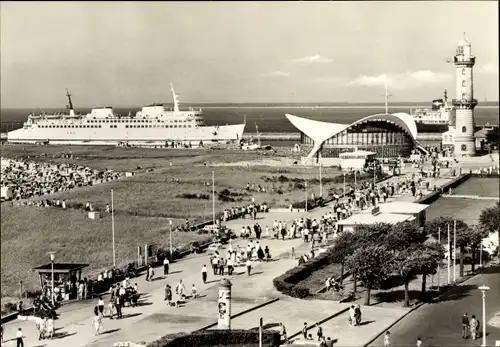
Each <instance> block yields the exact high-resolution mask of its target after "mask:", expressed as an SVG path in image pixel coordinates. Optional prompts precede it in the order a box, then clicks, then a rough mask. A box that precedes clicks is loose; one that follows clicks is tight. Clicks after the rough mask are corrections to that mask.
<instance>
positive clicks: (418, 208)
mask: <svg viewBox="0 0 500 347" xmlns="http://www.w3.org/2000/svg"><path fill="white" fill-rule="evenodd" d="M429 206H430V205H424V204H417V203H413V202H404V201H394V202H389V203H386V204H380V205H379V208H380V212H382V213H395V214H402V215H408V216H412V217H414V218H416V219H417V220H418V224H419V225H420V226H423V225H424V223H425V220H426V213H425V210H427V208H428V207H429Z"/></svg>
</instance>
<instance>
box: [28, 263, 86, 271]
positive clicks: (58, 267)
mask: <svg viewBox="0 0 500 347" xmlns="http://www.w3.org/2000/svg"><path fill="white" fill-rule="evenodd" d="M87 266H89V264H78V263H54V272H70V271H73V270H79V269H83V268H84V267H87ZM33 270H35V271H38V272H45V271H52V264H51V263H48V264H44V265H40V266H37V267H35V268H34V269H33Z"/></svg>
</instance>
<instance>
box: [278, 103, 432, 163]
mask: <svg viewBox="0 0 500 347" xmlns="http://www.w3.org/2000/svg"><path fill="white" fill-rule="evenodd" d="M286 117H287V119H288V120H289V121H290V122H291V123H292V124H293V125H294V126H295V127H296V128H297V129H298V130H299V131H300V143H301V144H300V152H301V154H302V163H303V164H305V163H307V162H309V161H310V160H311V159H313V158H315V161H316V162H319V161H320V160H321V162H322V163H323V164H325V165H328V164H330V165H340V156H341V154H342V153H349V152H354V151H368V152H373V153H374V155H375V156H377V157H392V158H397V157H400V156H401V157H409V156H410V154H411V153H412V151H413V150H415V149H419V150H420V151H422V152H426V150H425V149H424V148H423V147H422V146H420V145H419V144H418V143H417V126H416V124H415V120H414V119H413V117H411V116H410V115H409V114H407V113H394V114H389V113H383V114H374V115H371V116H368V117H365V118H362V119H360V120H358V121H355V122H354V123H352V124H339V123H330V122H320V121H316V120H311V119H307V118H302V117H297V116H294V115H291V114H287V115H286Z"/></svg>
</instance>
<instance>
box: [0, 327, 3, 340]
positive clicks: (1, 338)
mask: <svg viewBox="0 0 500 347" xmlns="http://www.w3.org/2000/svg"><path fill="white" fill-rule="evenodd" d="M0 341H1V342H2V343H3V326H1V325H0Z"/></svg>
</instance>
